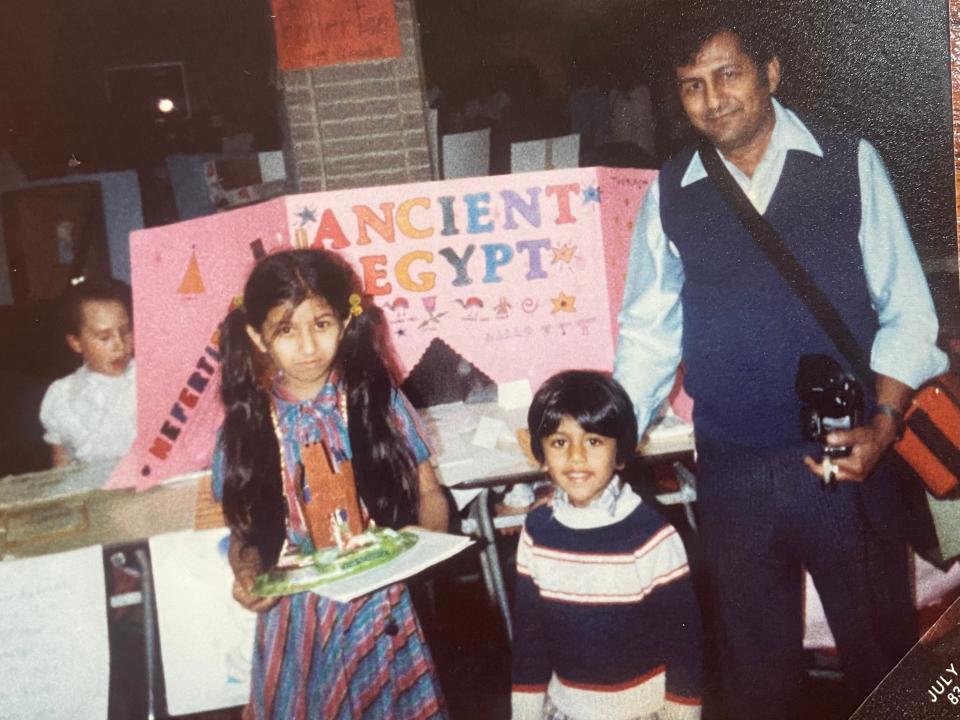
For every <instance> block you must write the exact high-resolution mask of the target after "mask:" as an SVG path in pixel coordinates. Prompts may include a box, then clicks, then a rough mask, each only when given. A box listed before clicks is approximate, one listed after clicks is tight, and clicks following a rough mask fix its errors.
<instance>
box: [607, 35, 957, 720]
mask: <svg viewBox="0 0 960 720" xmlns="http://www.w3.org/2000/svg"><path fill="white" fill-rule="evenodd" d="M739 27H740V28H741V29H739V30H738V26H737V25H735V24H734V23H733V22H731V21H730V20H729V19H724V18H720V17H714V18H706V17H700V18H698V19H697V23H695V24H692V26H691V27H690V28H689V29H688V30H685V31H684V32H683V33H681V34H680V37H679V38H678V41H677V42H676V45H675V50H676V51H677V57H676V58H675V61H674V67H675V68H676V80H677V86H678V90H679V94H680V99H681V103H682V105H683V109H684V111H685V113H686V115H687V117H688V118H689V119H690V122H691V123H692V124H693V126H694V128H696V129H697V130H698V131H699V132H700V134H702V135H703V137H704V139H705V140H706V141H708V142H709V143H711V144H712V145H713V146H714V147H715V148H716V149H717V150H718V151H719V154H720V156H721V158H722V160H723V162H724V164H725V165H726V166H727V168H728V169H729V171H730V173H731V174H732V175H733V177H734V178H735V179H736V181H737V183H738V184H739V185H740V187H741V188H742V189H743V190H744V192H745V193H746V195H747V197H748V198H749V199H750V201H751V203H752V204H753V205H754V207H756V209H757V210H758V211H759V212H760V213H761V214H763V215H764V216H765V217H766V219H767V220H768V221H769V222H770V223H771V224H772V225H773V226H774V227H775V228H776V230H777V232H778V233H779V234H780V236H781V238H782V239H783V241H784V243H785V244H786V245H787V246H788V247H789V248H790V249H791V251H792V252H793V253H794V255H795V256H796V257H797V258H798V260H799V261H800V262H801V263H802V264H803V266H804V267H805V268H806V269H807V271H808V272H809V273H810V274H811V275H812V277H813V279H814V280H815V282H816V283H817V285H818V286H819V287H820V288H821V289H822V290H823V292H824V293H825V294H826V295H827V297H828V298H829V299H830V300H831V302H832V303H833V304H834V305H835V306H836V308H837V309H838V311H839V312H840V314H841V315H842V316H843V318H844V320H845V322H846V324H847V325H848V326H849V327H850V329H851V330H852V332H853V334H854V336H855V337H856V338H857V340H858V342H859V343H860V344H861V346H862V347H863V348H864V349H865V350H867V351H869V355H870V358H871V369H872V370H873V371H874V373H875V376H874V377H872V378H866V379H864V385H865V394H866V396H867V397H866V405H867V410H868V417H867V418H866V421H865V423H864V424H863V426H861V427H857V428H855V429H853V430H850V431H847V432H839V431H837V432H833V433H831V434H830V435H829V436H828V438H827V442H828V443H829V444H831V445H850V446H852V452H851V453H850V456H849V457H846V458H842V459H836V460H834V461H833V464H832V465H828V466H827V467H826V468H824V467H823V465H822V464H821V463H820V462H819V461H818V459H819V457H820V454H821V453H820V448H818V447H817V446H815V445H814V444H812V443H804V442H803V440H802V436H801V423H800V404H799V401H798V400H797V398H796V392H795V388H794V381H795V376H796V371H797V366H798V360H799V357H800V356H801V355H802V354H806V353H824V354H828V355H831V356H833V357H834V358H835V359H836V360H837V361H838V362H840V363H841V365H843V366H845V367H846V368H847V369H848V370H849V369H850V368H849V365H848V363H847V361H846V359H845V358H844V357H843V355H842V354H841V353H840V352H839V351H838V350H837V349H836V347H835V346H834V344H833V342H832V341H831V340H830V338H829V337H828V335H827V334H826V333H825V332H824V331H823V330H822V329H821V328H820V327H819V326H818V325H817V323H816V321H815V320H814V319H813V317H812V316H811V314H810V312H809V311H808V310H807V309H806V307H805V305H804V304H803V303H802V302H801V301H800V299H799V298H798V297H797V296H796V295H795V294H794V293H793V291H792V290H790V288H789V287H788V286H787V285H785V283H784V281H783V280H782V279H781V278H780V276H779V275H778V274H777V271H776V270H775V269H774V267H773V266H772V265H771V264H770V262H769V261H768V260H767V259H766V257H765V256H764V255H763V253H762V251H761V250H760V249H759V248H758V247H757V244H756V242H755V241H754V240H753V238H752V236H751V235H750V234H749V233H748V232H747V230H746V229H745V228H744V226H743V224H742V223H741V222H740V221H739V220H738V219H737V216H736V214H735V213H734V211H733V210H732V209H730V207H729V206H728V205H727V204H726V202H725V201H724V199H723V198H722V197H721V196H720V194H719V193H718V191H717V190H716V188H715V186H714V184H713V181H712V180H711V179H710V178H709V177H708V176H707V173H706V171H705V170H704V166H703V163H702V162H701V159H700V155H699V152H698V151H697V150H696V148H695V147H690V148H687V149H686V150H684V151H681V152H680V153H678V154H677V155H676V156H674V157H673V158H672V159H671V160H669V161H668V162H667V163H665V165H664V167H663V169H662V170H661V173H660V175H659V177H658V179H657V181H656V182H655V183H654V185H653V186H652V187H651V188H650V190H649V192H648V194H647V196H646V199H645V201H644V205H643V208H642V210H641V212H640V215H639V217H638V219H637V225H636V228H635V237H634V241H633V248H632V254H631V259H630V266H629V270H628V277H627V285H626V291H625V296H624V304H623V309H622V311H621V315H620V323H621V330H620V342H619V347H618V350H617V359H616V367H615V375H616V377H617V378H618V379H619V380H620V381H621V382H622V383H623V385H624V386H625V387H626V388H627V390H628V392H629V393H630V395H631V397H632V399H633V401H634V403H635V406H636V409H637V415H638V421H639V426H640V427H641V428H644V427H646V425H647V424H648V422H649V420H650V418H651V415H652V413H653V412H654V411H655V410H656V408H657V407H658V406H659V404H660V403H661V402H662V400H663V399H664V397H665V396H666V394H667V392H668V391H669V389H670V385H671V383H672V381H673V376H674V372H675V370H676V368H677V365H678V363H679V361H680V358H681V355H682V356H683V359H684V362H685V366H686V374H685V385H686V388H687V390H688V392H689V393H690V395H691V396H692V397H693V399H694V427H695V429H696V441H697V451H698V508H699V511H700V531H701V539H702V548H703V553H704V559H705V567H706V570H707V573H708V578H709V583H710V589H711V596H710V603H711V606H712V608H713V611H714V613H715V615H716V621H717V622H716V625H717V627H716V633H717V635H716V637H717V644H718V648H719V652H720V658H719V669H720V672H721V675H722V681H723V687H724V694H725V699H726V707H727V711H728V713H729V714H730V717H732V718H736V719H737V720H744V719H746V718H767V717H770V718H782V717H785V716H792V715H794V714H795V713H797V712H798V706H799V699H800V698H799V692H800V683H801V681H802V669H803V654H802V653H803V651H802V637H803V591H802V582H803V581H802V573H801V568H805V569H807V570H808V571H810V573H811V575H812V576H813V578H814V582H815V584H816V586H817V590H818V593H819V595H820V597H821V599H822V600H823V604H824V608H825V611H826V614H827V618H828V620H829V622H830V627H831V629H832V631H833V634H834V637H835V639H836V642H837V648H838V650H839V653H840V658H841V662H842V665H843V670H844V675H845V678H846V680H847V683H848V687H849V689H850V693H851V697H850V700H851V702H856V701H859V700H861V699H862V698H863V697H864V696H865V695H866V694H867V693H868V692H869V691H870V689H871V688H872V687H873V686H874V685H875V684H876V683H877V682H879V680H880V679H882V677H883V675H884V673H885V672H886V671H887V670H889V669H890V667H892V666H893V664H894V663H896V661H897V660H898V659H899V658H900V656H901V655H902V654H903V652H905V651H906V650H907V649H908V648H909V647H910V645H911V644H912V642H913V641H914V640H915V639H916V621H915V613H914V610H913V603H912V592H911V589H910V582H909V577H908V565H907V559H908V553H907V549H906V542H905V534H904V527H903V517H902V509H901V506H900V503H899V498H898V493H897V485H896V483H895V478H893V477H892V476H891V474H890V472H889V470H888V468H887V467H886V465H887V463H886V462H884V461H883V455H884V453H885V452H886V451H887V449H888V448H889V447H890V445H891V444H892V443H893V442H894V441H895V439H896V436H897V433H898V425H899V424H900V423H902V412H903V410H904V409H905V407H906V405H907V403H908V402H909V398H910V394H911V388H915V387H916V386H918V385H919V384H920V383H922V382H923V381H925V380H926V379H928V378H929V377H932V376H933V375H935V374H937V373H939V372H942V371H943V370H944V369H945V367H946V357H945V356H944V354H943V353H942V352H940V351H939V350H938V349H937V348H936V346H935V341H936V337H937V320H936V316H935V314H934V310H933V303H932V301H931V298H930V293H929V290H928V288H927V284H926V280H925V278H924V276H923V273H922V270H921V268H920V264H919V262H918V260H917V256H916V252H915V250H914V248H913V245H912V243H911V240H910V237H909V232H908V230H907V228H906V225H905V222H904V219H903V215H902V213H901V211H900V208H899V205H898V203H897V199H896V196H895V194H894V191H893V189H892V187H891V184H890V181H889V178H888V176H887V173H886V170H885V168H884V166H883V163H882V161H881V160H880V158H879V156H878V155H877V153H876V151H875V150H874V149H873V147H872V146H871V145H870V144H869V143H867V142H866V141H865V140H858V139H857V138H854V137H850V136H849V135H847V134H844V133H840V132H835V131H830V130H826V129H821V128H819V127H818V126H814V125H812V124H811V125H807V124H806V123H804V122H803V121H801V120H800V119H799V118H798V117H797V116H796V115H795V114H794V113H792V112H791V111H790V110H787V109H786V108H784V107H783V106H782V105H780V104H779V103H778V102H777V101H776V100H775V99H774V98H773V95H774V93H775V92H776V90H777V86H778V84H779V82H780V74H781V65H780V60H779V58H778V57H777V56H776V55H775V54H773V53H772V52H771V51H770V50H769V49H768V48H766V47H765V46H764V45H763V42H762V41H760V40H759V37H758V35H757V34H756V33H753V32H749V31H747V29H746V28H744V27H743V25H742V24H740V25H739ZM818 475H819V476H824V477H825V478H826V479H832V480H834V481H835V482H834V483H832V486H833V487H834V488H835V489H833V490H830V489H827V488H825V487H824V486H823V483H822V482H821V480H819V479H818V478H817V476H818Z"/></svg>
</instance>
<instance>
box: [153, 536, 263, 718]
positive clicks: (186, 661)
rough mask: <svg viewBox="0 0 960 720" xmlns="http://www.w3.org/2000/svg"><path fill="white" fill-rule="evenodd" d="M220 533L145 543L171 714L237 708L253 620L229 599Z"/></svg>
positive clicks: (245, 687)
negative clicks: (148, 547)
mask: <svg viewBox="0 0 960 720" xmlns="http://www.w3.org/2000/svg"><path fill="white" fill-rule="evenodd" d="M227 538H228V531H227V530H225V529H224V528H215V529H212V530H199V531H194V530H186V531H183V532H176V533H168V534H164V535H155V536H154V537H152V538H150V559H151V564H152V565H153V578H154V588H155V592H156V597H157V624H158V626H159V635H160V650H161V656H162V659H163V679H164V683H165V685H166V692H167V709H168V711H169V713H170V714H171V715H186V714H191V713H198V712H206V711H209V710H214V709H217V708H223V707H233V706H236V705H244V704H245V703H246V702H247V700H248V698H249V695H250V668H251V653H252V651H253V641H254V632H255V628H256V614H254V613H252V612H250V611H248V610H245V609H244V608H242V607H241V606H240V605H239V603H237V601H236V600H234V599H233V596H232V588H233V572H232V571H231V569H230V565H229V563H228V562H227Z"/></svg>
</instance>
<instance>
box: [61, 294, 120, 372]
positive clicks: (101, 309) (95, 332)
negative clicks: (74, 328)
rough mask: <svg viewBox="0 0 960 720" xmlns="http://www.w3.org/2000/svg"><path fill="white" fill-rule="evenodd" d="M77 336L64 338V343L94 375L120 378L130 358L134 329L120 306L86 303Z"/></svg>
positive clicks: (92, 301)
mask: <svg viewBox="0 0 960 720" xmlns="http://www.w3.org/2000/svg"><path fill="white" fill-rule="evenodd" d="M82 310H83V313H82V314H83V324H82V325H81V326H80V334H79V335H74V334H72V333H71V334H70V335H67V344H68V345H69V346H70V348H71V349H72V350H73V351H74V352H76V353H79V354H80V355H81V356H82V357H83V362H84V364H85V365H86V366H87V367H88V368H90V369H91V370H92V371H93V372H98V373H102V374H104V375H114V376H115V375H122V374H123V372H124V371H125V370H126V369H127V365H129V364H130V359H131V358H132V357H133V327H132V326H131V324H130V316H129V315H128V314H127V310H126V308H124V307H123V304H122V303H119V302H116V301H115V300H87V301H86V302H84V303H83V307H82Z"/></svg>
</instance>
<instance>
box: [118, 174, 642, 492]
mask: <svg viewBox="0 0 960 720" xmlns="http://www.w3.org/2000/svg"><path fill="white" fill-rule="evenodd" d="M655 177H656V173H655V172H653V171H646V170H612V169H607V168H575V169H568V170H554V171H548V172H540V173H528V174H519V175H502V176H493V177H480V178H468V179H459V180H448V181H442V182H431V183H419V184H411V185H395V186H389V187H378V188H362V189H356V190H343V191H336V192H327V193H309V194H302V195H293V196H288V197H286V198H279V199H277V200H273V201H270V202H267V203H263V204H261V205H256V206H253V207H249V208H242V209H238V210H233V211H230V212H226V213H222V214H218V215H215V216H211V217H207V218H203V219H200V220H193V221H189V222H185V223H178V224H176V225H170V226H166V227H162V228H155V229H151V230H143V231H139V232H136V233H134V234H133V235H132V236H131V248H130V254H131V264H132V269H133V274H132V285H133V291H134V322H135V338H136V352H137V373H138V378H137V384H138V387H137V391H138V398H137V400H138V402H137V407H138V436H137V440H136V442H135V443H134V447H133V449H132V450H131V452H130V454H129V455H128V456H127V457H126V458H125V459H124V460H123V461H122V462H121V464H120V466H119V467H118V468H117V470H116V471H115V473H114V475H113V477H112V478H111V481H110V486H113V487H124V486H131V485H135V486H137V487H140V488H146V487H150V486H151V485H154V484H156V483H157V482H160V481H162V480H164V479H166V478H169V477H173V476H177V475H182V474H185V473H189V472H193V471H197V470H201V469H203V468H206V467H208V466H209V463H210V457H211V453H212V448H213V443H214V437H215V434H216V430H217V427H218V426H219V424H220V422H221V417H222V412H221V409H220V406H219V398H218V395H217V378H218V365H219V358H218V355H217V352H216V336H215V333H216V329H217V325H218V323H219V322H220V320H222V318H223V316H224V314H225V313H226V311H227V309H228V307H229V304H230V302H231V300H232V299H233V298H234V297H235V296H237V295H239V294H240V293H241V292H242V288H243V283H244V281H245V279H246V276H247V275H248V273H249V271H250V269H251V267H252V266H253V264H254V256H255V252H254V250H256V251H258V252H259V251H263V252H270V251H272V250H274V249H277V248H280V247H290V246H291V245H292V246H304V247H323V248H327V249H333V250H336V251H338V252H341V253H342V254H343V255H344V256H345V257H347V258H348V259H349V260H350V261H351V262H352V264H353V265H354V267H355V268H356V269H357V272H358V274H359V275H360V277H361V278H362V279H363V282H364V290H365V292H366V294H368V295H370V296H372V298H373V299H374V301H375V302H376V303H377V304H378V305H380V306H381V307H382V308H383V309H384V313H385V316H386V318H387V320H388V322H389V326H390V329H391V331H392V336H393V341H394V345H395V348H396V351H397V355H398V358H399V360H400V363H401V366H402V370H403V372H404V373H408V372H410V370H411V369H412V368H414V367H415V366H416V364H417V361H418V360H419V359H420V358H421V356H422V355H423V353H424V352H425V350H426V349H427V347H428V346H429V345H430V343H431V342H432V341H433V340H434V339H437V338H439V339H440V340H442V341H443V342H444V343H446V344H447V345H448V346H449V347H450V348H452V349H453V350H454V351H455V352H457V353H458V354H460V355H461V356H462V357H463V358H464V359H466V360H468V361H469V362H470V363H472V364H473V365H474V366H475V367H477V368H478V369H480V370H481V371H482V372H483V373H485V374H486V375H487V376H489V377H490V378H491V379H492V380H493V381H494V382H496V383H498V384H500V383H504V382H510V381H514V380H521V379H527V380H529V382H530V384H531V386H532V387H536V386H537V385H539V384H540V383H541V382H542V381H543V380H544V379H545V378H546V377H548V376H549V375H551V374H552V373H554V372H557V371H559V370H562V369H568V368H575V367H587V368H597V369H604V370H609V369H610V368H611V367H612V364H613V351H614V345H615V342H616V314H617V312H618V310H619V307H620V300H621V297H622V294H623V285H624V280H625V274H626V267H627V257H628V254H629V244H630V235H631V232H632V229H633V223H634V219H635V217H636V213H637V209H638V207H639V204H640V202H641V201H642V199H643V196H644V194H645V193H646V190H647V188H648V187H649V184H650V182H651V181H652V180H653V178H655ZM257 242H259V246H256V247H255V246H254V245H252V244H253V243H257Z"/></svg>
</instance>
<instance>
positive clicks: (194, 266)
mask: <svg viewBox="0 0 960 720" xmlns="http://www.w3.org/2000/svg"><path fill="white" fill-rule="evenodd" d="M206 291H207V289H206V287H204V285H203V276H202V275H201V274H200V265H199V263H197V253H196V250H194V251H193V252H191V253H190V262H189V264H188V265H187V271H186V272H185V273H184V274H183V279H182V280H181V281H180V287H178V288H177V293H179V294H180V295H200V294H202V293H205V292H206Z"/></svg>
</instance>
